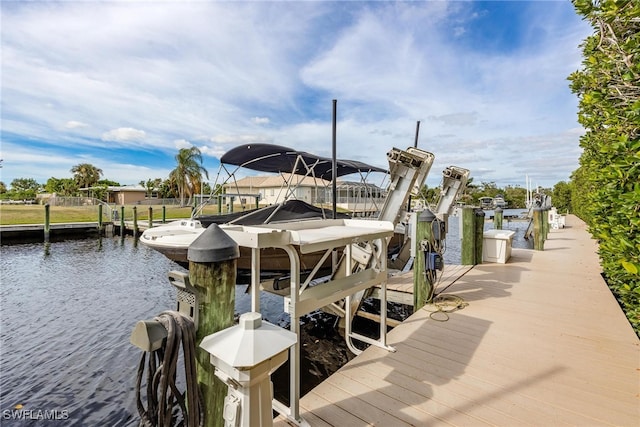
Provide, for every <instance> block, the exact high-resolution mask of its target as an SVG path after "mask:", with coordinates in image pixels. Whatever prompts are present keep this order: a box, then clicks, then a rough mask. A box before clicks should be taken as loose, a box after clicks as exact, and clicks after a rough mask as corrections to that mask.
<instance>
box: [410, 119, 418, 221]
mask: <svg viewBox="0 0 640 427" xmlns="http://www.w3.org/2000/svg"><path fill="white" fill-rule="evenodd" d="M418 135H420V120H418V121H417V122H416V137H415V139H414V140H413V148H418ZM407 212H411V194H409V198H408V199H407Z"/></svg>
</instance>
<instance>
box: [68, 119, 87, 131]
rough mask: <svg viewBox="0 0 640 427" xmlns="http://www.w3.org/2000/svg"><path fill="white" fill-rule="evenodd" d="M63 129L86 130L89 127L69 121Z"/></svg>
mask: <svg viewBox="0 0 640 427" xmlns="http://www.w3.org/2000/svg"><path fill="white" fill-rule="evenodd" d="M64 127H65V128H67V129H77V128H86V127H89V125H88V124H86V123H82V122H78V121H75V120H70V121H68V122H67V123H66V124H65V125H64Z"/></svg>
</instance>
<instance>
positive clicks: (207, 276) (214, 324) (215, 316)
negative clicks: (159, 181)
mask: <svg viewBox="0 0 640 427" xmlns="http://www.w3.org/2000/svg"><path fill="white" fill-rule="evenodd" d="M239 256H240V249H239V248H238V244H237V243H236V242H235V241H234V240H233V239H231V238H230V237H229V235H228V234H227V233H225V232H224V231H223V230H222V229H221V228H220V227H218V225H217V224H211V225H210V226H209V227H207V229H206V230H205V231H204V232H203V233H202V234H201V235H200V236H199V237H198V238H197V239H196V240H194V241H193V243H191V245H190V246H189V249H188V252H187V259H188V260H189V282H190V283H191V284H192V285H193V286H194V287H195V289H196V291H197V293H198V300H199V307H198V330H197V331H196V346H197V348H198V350H197V354H196V359H197V376H198V386H199V387H200V390H201V391H202V396H203V400H204V425H205V426H206V427H211V426H222V425H223V424H222V423H223V421H224V419H223V411H224V398H225V396H226V394H227V385H226V384H224V383H222V381H220V380H217V379H216V376H215V374H214V372H215V368H214V367H213V366H212V365H211V363H210V360H209V353H207V352H206V351H205V350H203V349H202V348H200V343H201V341H202V339H203V338H204V337H206V336H208V335H211V334H213V333H215V332H218V331H221V330H223V329H226V328H228V327H230V326H232V325H233V313H234V309H235V298H236V294H235V289H236V265H237V259H238V257H239Z"/></svg>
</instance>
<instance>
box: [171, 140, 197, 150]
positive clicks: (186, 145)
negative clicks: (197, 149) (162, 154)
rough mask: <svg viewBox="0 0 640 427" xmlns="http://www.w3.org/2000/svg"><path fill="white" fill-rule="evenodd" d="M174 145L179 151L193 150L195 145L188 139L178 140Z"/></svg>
mask: <svg viewBox="0 0 640 427" xmlns="http://www.w3.org/2000/svg"><path fill="white" fill-rule="evenodd" d="M173 144H174V145H175V147H176V148H177V149H178V150H180V149H182V148H191V147H192V146H193V144H192V143H190V142H189V141H187V140H186V139H176V140H175V141H173Z"/></svg>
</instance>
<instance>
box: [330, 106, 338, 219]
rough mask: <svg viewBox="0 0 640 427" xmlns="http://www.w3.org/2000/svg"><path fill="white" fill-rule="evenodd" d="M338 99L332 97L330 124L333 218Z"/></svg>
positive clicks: (335, 187) (335, 207)
mask: <svg viewBox="0 0 640 427" xmlns="http://www.w3.org/2000/svg"><path fill="white" fill-rule="evenodd" d="M337 106H338V100H337V99H334V100H333V120H332V121H333V126H332V133H331V156H332V157H331V160H332V164H331V179H332V182H331V193H332V196H333V197H332V198H333V206H332V209H333V216H332V218H333V219H336V216H337V204H336V199H337V198H338V187H337V184H336V180H337V177H336V175H337V174H338V164H337V160H336V121H337V115H338V114H337V111H338V108H337Z"/></svg>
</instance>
